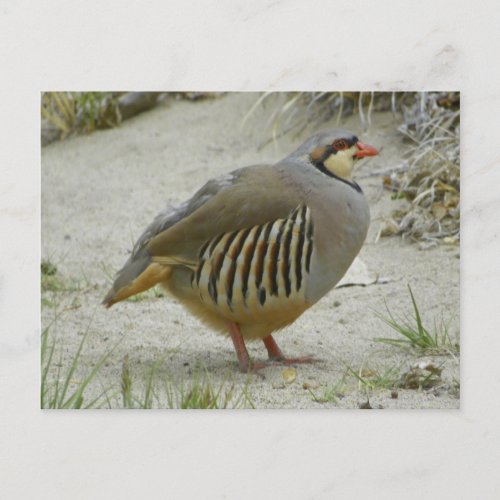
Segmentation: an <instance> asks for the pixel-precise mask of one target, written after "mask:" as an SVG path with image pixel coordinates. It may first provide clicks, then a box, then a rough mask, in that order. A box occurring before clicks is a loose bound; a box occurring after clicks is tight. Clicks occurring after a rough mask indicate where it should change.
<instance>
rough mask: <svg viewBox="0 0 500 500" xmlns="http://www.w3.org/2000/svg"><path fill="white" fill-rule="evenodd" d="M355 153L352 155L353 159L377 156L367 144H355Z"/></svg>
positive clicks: (374, 149)
mask: <svg viewBox="0 0 500 500" xmlns="http://www.w3.org/2000/svg"><path fill="white" fill-rule="evenodd" d="M356 148H357V151H356V153H354V157H355V158H363V157H364V156H375V155H378V150H377V149H376V148H374V147H373V146H370V145H369V144H363V143H362V142H361V141H358V142H357V143H356Z"/></svg>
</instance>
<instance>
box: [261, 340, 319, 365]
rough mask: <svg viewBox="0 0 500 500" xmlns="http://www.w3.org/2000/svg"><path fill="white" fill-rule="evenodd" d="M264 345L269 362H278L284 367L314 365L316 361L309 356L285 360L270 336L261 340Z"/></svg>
mask: <svg viewBox="0 0 500 500" xmlns="http://www.w3.org/2000/svg"><path fill="white" fill-rule="evenodd" d="M262 341H263V342H264V345H265V346H266V349H267V354H268V355H269V359H270V360H271V361H278V362H279V363H283V364H285V365H293V364H300V363H302V364H304V363H315V362H316V361H318V360H317V359H315V358H313V357H311V356H303V357H300V358H285V356H284V355H283V353H282V352H281V349H280V348H279V347H278V344H277V343H276V341H275V340H274V339H273V337H272V335H268V336H267V337H264V338H263V339H262Z"/></svg>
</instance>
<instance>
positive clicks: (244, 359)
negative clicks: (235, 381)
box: [229, 323, 251, 373]
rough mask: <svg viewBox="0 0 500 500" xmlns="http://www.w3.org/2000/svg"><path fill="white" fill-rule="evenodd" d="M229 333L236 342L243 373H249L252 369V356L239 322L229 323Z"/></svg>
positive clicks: (235, 346)
mask: <svg viewBox="0 0 500 500" xmlns="http://www.w3.org/2000/svg"><path fill="white" fill-rule="evenodd" d="M229 335H231V340H232V341H233V344H234V349H235V351H236V356H238V364H239V365H240V370H241V371H242V372H243V373H247V372H248V371H250V369H251V363H250V356H249V355H248V351H247V348H246V346H245V341H244V340H243V335H241V329H240V326H239V325H238V323H229Z"/></svg>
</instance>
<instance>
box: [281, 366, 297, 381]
mask: <svg viewBox="0 0 500 500" xmlns="http://www.w3.org/2000/svg"><path fill="white" fill-rule="evenodd" d="M281 376H282V377H283V380H284V381H285V383H286V384H291V383H292V382H293V381H294V380H295V379H296V378H297V370H296V369H295V368H286V369H285V370H283V371H282V372H281Z"/></svg>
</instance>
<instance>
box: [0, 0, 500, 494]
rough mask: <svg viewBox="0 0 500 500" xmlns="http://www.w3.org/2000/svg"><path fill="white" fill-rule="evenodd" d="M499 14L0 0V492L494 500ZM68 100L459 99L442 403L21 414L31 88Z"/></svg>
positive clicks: (35, 110) (32, 368)
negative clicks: (147, 93)
mask: <svg viewBox="0 0 500 500" xmlns="http://www.w3.org/2000/svg"><path fill="white" fill-rule="evenodd" d="M499 5H500V4H499V3H498V2H497V1H495V0H489V1H483V2H455V1H437V0H432V1H419V2H403V1H383V0H382V1H378V2H375V1H366V2H362V1H356V0H349V1H342V2H334V1H307V2H306V1H298V0H295V1H293V0H291V1H284V0H281V1H280V0H275V1H264V0H260V1H256V0H253V1H251V2H250V1H235V0H231V1H230V0H225V1H217V2H216V1H201V0H200V1H186V0H177V1H169V2H160V1H141V2H139V1H137V2H131V1H128V2H124V1H115V0H114V1H107V2H96V1H90V0H85V1H73V2H67V1H45V2H28V1H18V0H16V1H14V0H12V1H8V0H1V1H0V68H1V72H2V77H1V79H0V89H1V94H0V104H1V112H0V120H1V129H0V142H1V145H0V235H1V236H0V257H1V258H0V319H1V325H0V485H1V486H0V488H1V493H0V496H1V497H2V498H6V499H14V498H15V499H24V498H29V499H31V498H50V499H59V498H62V499H66V498H73V499H75V498H85V499H87V498H137V497H141V498H203V499H205V498H207V499H208V498H228V499H233V498H234V499H244V498H289V499H305V498H312V499H315V498H341V499H346V498H363V497H366V496H369V497H370V498H383V499H387V498H405V499H406V498H425V499H432V498H459V499H462V498H464V499H468V498H481V499H490V498H491V499H493V498H499V494H500V493H499V491H500V475H499V473H498V471H499V469H500V460H499V458H500V424H499V422H500V415H499V413H500V412H499V407H500V398H499V396H498V393H499V389H500V387H499V385H500V362H499V361H498V360H499V358H500V328H499V327H500V324H499V323H500V322H499V319H498V312H499V304H500V300H499V295H500V293H499V285H498V282H499V281H500V258H499V256H500V251H499V250H500V248H499V233H500V229H499V226H500V223H499V220H500V213H499V209H500V194H499V192H500V169H499V167H500V165H499V163H500V153H499V148H500V137H499V126H498V110H499V108H500V106H499V96H500V91H499V87H498V82H499V81H500V74H499V64H498V60H499V57H498V50H499V47H500V40H499V32H500V31H499V28H498V26H499V21H500V16H499V13H500V7H499ZM68 89H75V90H85V89H88V90H104V89H113V90H118V89H126V90H135V89H137V90H146V89H157V90H159V89H162V90H164V89H171V90H177V89H178V90H195V89H199V90H264V89H265V90H296V89H304V90H329V89H331V90H342V89H344V90H355V89H360V90H361V89H364V90H369V89H371V90H393V89H396V90H402V89H407V90H423V89H445V90H450V89H460V90H461V91H462V167H463V174H462V186H463V189H462V200H463V204H462V223H463V226H462V227H463V231H462V237H463V239H462V261H461V262H462V273H461V279H462V282H461V290H462V297H461V314H462V317H461V332H462V409H461V410H460V411H425V412H424V411H395V412H389V411H370V412H363V411H320V410H318V411H300V412H299V411H259V412H246V411H225V412H201V411H198V412H180V411H149V412H132V411H122V412H115V411H85V412H84V411H80V412H68V411H65V412H62V411H61V412H48V411H45V412H43V411H40V410H39V409H38V406H39V396H38V388H39V349H38V339H39V333H40V332H39V328H40V327H39V275H38V273H39V248H40V232H39V228H40V221H39V218H40V207H39V203H40V148H39V135H40V132H39V114H40V113H39V102H40V95H39V92H40V91H41V90H68ZM68 168H70V166H68Z"/></svg>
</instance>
